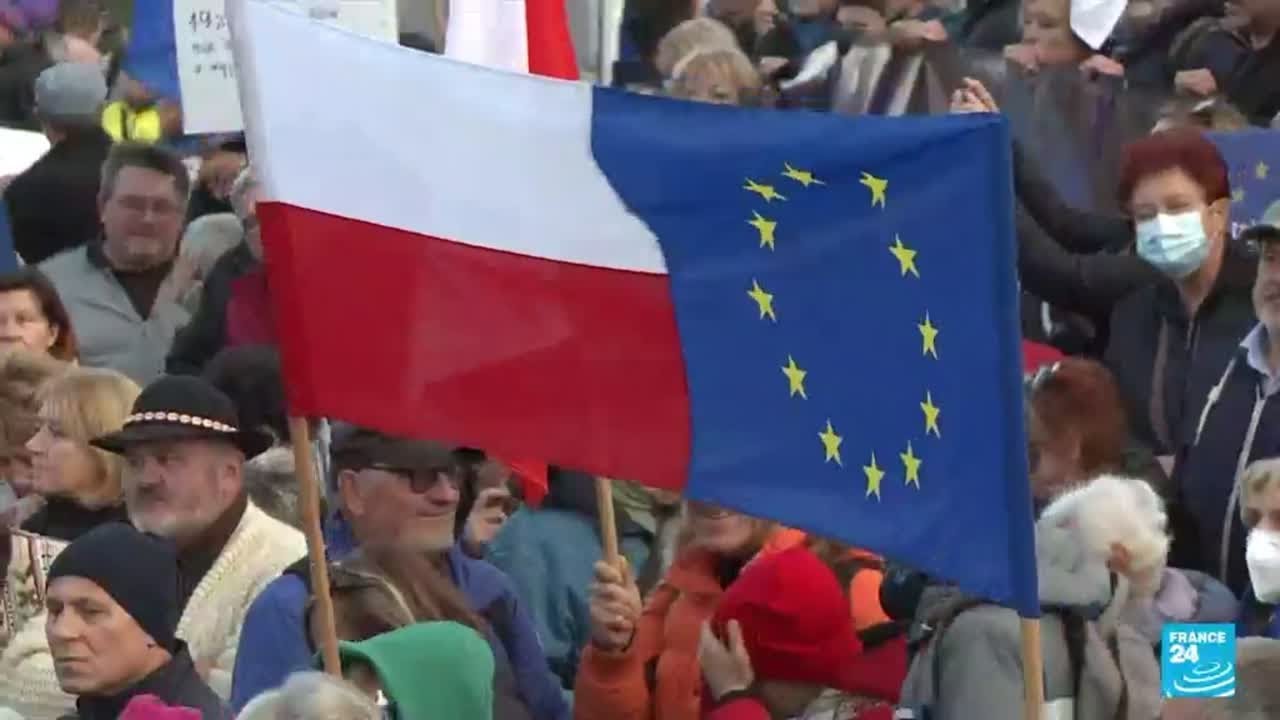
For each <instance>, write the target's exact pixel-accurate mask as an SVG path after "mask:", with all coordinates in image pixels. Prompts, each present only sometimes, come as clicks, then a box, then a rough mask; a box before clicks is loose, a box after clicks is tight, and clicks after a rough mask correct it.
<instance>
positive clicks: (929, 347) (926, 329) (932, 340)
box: [916, 313, 938, 360]
mask: <svg viewBox="0 0 1280 720" xmlns="http://www.w3.org/2000/svg"><path fill="white" fill-rule="evenodd" d="M916 327H917V328H919V329H920V339H921V340H923V341H924V350H923V351H922V352H923V354H925V355H932V356H933V357H934V359H935V360H936V359H937V358H938V328H936V327H934V326H933V322H932V321H931V320H929V313H925V314H924V322H923V323H919V324H917V325H916Z"/></svg>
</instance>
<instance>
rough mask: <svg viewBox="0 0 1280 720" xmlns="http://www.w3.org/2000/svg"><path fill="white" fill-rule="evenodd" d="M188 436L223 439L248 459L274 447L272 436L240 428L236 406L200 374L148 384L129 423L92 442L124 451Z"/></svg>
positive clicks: (130, 416)
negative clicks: (145, 444)
mask: <svg viewBox="0 0 1280 720" xmlns="http://www.w3.org/2000/svg"><path fill="white" fill-rule="evenodd" d="M182 440H222V441H225V442H228V443H230V444H232V445H234V446H235V447H237V448H239V449H240V450H241V451H242V452H243V453H244V455H245V457H247V458H251V457H254V456H255V455H258V454H260V453H262V452H263V451H264V450H266V449H267V448H269V447H271V435H270V434H268V433H267V432H265V431H261V430H242V429H240V428H239V427H237V419H236V407H235V404H234V403H232V402H231V398H229V397H227V396H226V395H224V394H223V393H222V391H221V390H218V389H217V388H215V387H214V386H212V385H210V384H209V383H207V382H205V381H204V380H201V379H200V378H198V377H192V376H187V375H168V376H165V377H162V378H160V379H159V380H156V381H155V382H153V383H151V384H150V385H148V386H147V388H146V389H145V390H143V391H142V394H141V395H139V396H138V399H137V400H136V401H134V403H133V411H132V412H130V413H129V416H128V417H127V418H125V420H124V427H122V428H120V429H119V430H117V431H115V432H113V433H108V434H106V435H103V436H101V437H97V438H94V439H93V440H92V441H90V444H91V445H93V446H94V447H98V448H102V449H103V450H106V451H107V452H112V453H116V454H118V455H123V454H124V453H125V452H126V451H127V450H128V449H129V448H130V447H134V446H137V445H141V444H144V443H154V442H175V441H182Z"/></svg>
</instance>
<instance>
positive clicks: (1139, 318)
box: [1105, 128, 1256, 456]
mask: <svg viewBox="0 0 1280 720" xmlns="http://www.w3.org/2000/svg"><path fill="white" fill-rule="evenodd" d="M1119 198H1120V202H1121V204H1122V206H1123V207H1124V208H1125V209H1126V210H1127V211H1128V212H1129V214H1130V216H1131V217H1132V218H1133V223H1134V234H1135V239H1136V250H1137V254H1138V255H1139V256H1140V257H1142V258H1143V259H1144V260H1146V261H1147V262H1149V263H1150V264H1151V265H1153V266H1154V267H1155V268H1156V269H1157V270H1159V271H1160V272H1161V274H1162V275H1163V276H1164V277H1163V278H1162V281H1161V282H1156V283H1153V284H1151V285H1148V286H1145V287H1142V288H1140V289H1138V290H1137V291H1135V292H1133V293H1131V294H1130V295H1129V296H1128V297H1126V298H1124V299H1123V300H1121V301H1120V302H1119V303H1117V304H1116V306H1115V307H1114V308H1113V310H1112V313H1111V336H1110V341H1109V343H1108V346H1107V350H1106V354H1105V358H1106V364H1107V366H1108V367H1109V368H1110V369H1111V371H1112V372H1113V373H1115V375H1116V379H1117V380H1118V381H1119V384H1120V391H1121V395H1122V397H1123V398H1124V400H1125V404H1126V406H1127V409H1128V414H1129V423H1130V426H1131V427H1132V429H1133V431H1134V434H1135V436H1136V438H1137V439H1138V440H1139V441H1140V442H1141V443H1142V444H1143V445H1145V446H1147V447H1149V448H1151V449H1153V450H1154V451H1155V452H1156V454H1157V455H1164V456H1171V455H1172V454H1174V453H1176V452H1177V450H1178V449H1179V448H1180V447H1181V446H1182V445H1183V444H1184V443H1185V442H1186V441H1187V440H1188V439H1189V433H1190V432H1194V430H1195V427H1194V425H1195V423H1196V421H1197V419H1198V418H1199V417H1200V411H1201V409H1202V407H1203V405H1204V401H1205V397H1206V396H1207V395H1208V392H1209V389H1210V388H1211V387H1213V385H1214V384H1215V383H1216V382H1217V381H1218V377H1219V376H1220V375H1221V374H1222V368H1224V367H1225V366H1226V364H1227V361H1228V360H1230V359H1231V356H1232V355H1233V354H1235V352H1236V349H1237V348H1238V347H1239V345H1240V340H1241V339H1242V338H1243V337H1244V336H1245V334H1246V333H1248V332H1249V330H1250V329H1251V328H1252V327H1253V325H1254V324H1255V322H1256V321H1255V319H1254V311H1253V304H1252V300H1251V297H1250V291H1251V288H1252V285H1253V275H1254V263H1253V262H1251V261H1250V260H1249V258H1248V257H1247V256H1246V253H1244V252H1243V251H1242V250H1241V249H1240V248H1239V247H1238V246H1237V245H1235V244H1233V243H1232V241H1231V221H1230V207H1231V190H1230V187H1229V185H1228V182H1227V166H1226V163H1225V162H1224V161H1223V159H1222V155H1221V154H1219V152H1218V149H1217V148H1216V147H1215V146H1214V144H1213V143H1212V142H1210V141H1209V140H1208V139H1207V138H1206V137H1205V136H1204V135H1203V134H1202V133H1200V132H1199V131H1198V130H1195V129H1192V128H1181V129H1176V130H1169V131H1164V132H1158V133H1153V134H1151V135H1149V136H1147V137H1144V138H1142V139H1140V140H1137V141H1136V142H1134V143H1132V144H1131V145H1130V146H1129V147H1128V148H1127V149H1126V151H1125V154H1124V159H1123V161H1122V163H1121V180H1120V188H1119Z"/></svg>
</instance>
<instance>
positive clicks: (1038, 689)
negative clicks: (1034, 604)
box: [1018, 618, 1044, 720]
mask: <svg viewBox="0 0 1280 720" xmlns="http://www.w3.org/2000/svg"><path fill="white" fill-rule="evenodd" d="M1018 622H1019V624H1020V625H1021V626H1022V689H1023V709H1024V711H1025V712H1024V714H1025V715H1026V718H1027V720H1040V709H1041V708H1042V707H1044V657H1043V656H1042V655H1041V649H1040V620H1039V618H1019V619H1018Z"/></svg>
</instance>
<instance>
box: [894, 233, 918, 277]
mask: <svg viewBox="0 0 1280 720" xmlns="http://www.w3.org/2000/svg"><path fill="white" fill-rule="evenodd" d="M889 252H891V253H893V256H894V257H896V258H898V264H899V265H901V266H902V277H906V276H907V273H911V274H912V275H915V276H916V277H920V271H919V270H918V269H916V251H915V250H912V249H911V248H909V247H907V246H906V245H903V244H902V238H900V237H898V236H897V235H894V236H893V244H892V245H890V246H889Z"/></svg>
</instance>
